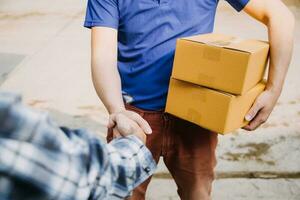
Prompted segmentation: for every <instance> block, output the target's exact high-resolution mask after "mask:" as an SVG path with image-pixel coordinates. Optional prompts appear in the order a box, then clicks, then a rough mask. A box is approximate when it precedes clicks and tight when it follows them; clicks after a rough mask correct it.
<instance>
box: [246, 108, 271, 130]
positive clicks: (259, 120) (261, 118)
mask: <svg viewBox="0 0 300 200" xmlns="http://www.w3.org/2000/svg"><path fill="white" fill-rule="evenodd" d="M267 118H268V116H267V115H266V112H264V110H261V111H259V112H258V114H257V115H256V116H255V118H254V119H253V120H252V121H251V122H250V123H249V124H248V125H246V126H244V127H243V129H245V130H248V131H253V130H255V129H257V128H258V127H259V126H260V125H261V124H263V123H265V121H266V120H267Z"/></svg>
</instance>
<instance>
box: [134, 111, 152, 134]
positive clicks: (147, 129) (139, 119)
mask: <svg viewBox="0 0 300 200" xmlns="http://www.w3.org/2000/svg"><path fill="white" fill-rule="evenodd" d="M130 117H131V119H132V120H134V121H135V122H136V123H137V124H138V125H139V126H140V127H141V128H142V129H143V131H144V132H145V133H146V134H151V133H152V129H151V127H150V125H149V123H148V122H147V121H146V120H145V119H144V118H142V117H141V116H140V115H139V114H137V113H134V112H132V114H131V115H130Z"/></svg>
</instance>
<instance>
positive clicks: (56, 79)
mask: <svg viewBox="0 0 300 200" xmlns="http://www.w3.org/2000/svg"><path fill="white" fill-rule="evenodd" d="M289 2H290V4H289V6H290V8H291V9H292V11H293V12H294V13H295V14H296V17H297V18H298V19H300V9H299V8H300V6H295V5H296V3H295V2H298V1H296V0H295V1H289ZM293 2H294V3H293ZM223 4H224V3H222V6H220V7H219V12H218V15H217V19H216V26H215V29H216V32H222V33H228V34H233V35H238V36H240V37H242V38H260V39H266V37H267V34H266V30H265V28H264V27H263V26H262V25H260V24H259V23H257V22H255V21H254V20H252V19H250V18H249V17H248V16H246V15H245V14H243V13H240V14H238V13H236V12H234V11H233V9H231V8H229V7H228V6H224V5H223ZM85 5H86V2H85V1H82V0H51V1H50V0H40V1H35V0H26V1H22V2H19V1H16V0H0V65H1V67H0V84H2V85H1V86H0V89H2V90H9V91H15V92H20V93H21V94H22V95H23V97H24V101H25V103H27V104H28V105H30V106H32V107H34V108H37V109H41V110H47V111H48V112H50V114H51V115H52V116H53V118H55V119H56V120H58V121H59V123H60V124H63V125H67V126H71V127H87V128H89V129H91V130H93V131H95V132H96V133H97V134H99V136H101V137H103V136H104V135H105V131H106V128H105V125H106V121H107V113H106V111H105V109H104V107H103V105H102V104H101V102H100V101H99V99H98V97H97V95H96V93H95V91H94V89H93V86H92V82H91V79H90V60H89V59H90V47H89V44H90V42H89V40H90V32H89V30H87V29H84V28H83V27H82V23H83V18H84V9H85ZM299 25H300V20H298V21H297V27H298V28H297V30H296V35H298V36H299V35H300V28H299V27H300V26H299ZM299 44H300V37H298V38H297V39H296V41H295V54H294V55H295V56H294V58H293V61H292V64H291V67H290V70H289V73H288V78H287V82H286V84H285V88H284V91H283V93H282V96H281V97H280V100H279V102H278V104H277V106H276V108H275V110H274V112H273V114H272V115H271V117H270V119H269V120H268V122H267V123H266V124H264V125H263V126H262V127H261V128H260V129H259V130H257V131H255V132H253V133H251V134H249V133H246V132H244V131H237V132H235V133H233V134H231V135H228V136H220V143H219V145H218V166H217V170H216V172H217V176H218V179H217V181H216V182H215V184H214V189H213V196H214V199H217V200H227V199H238V200H240V199H242V200H243V199H247V200H248V199H249V200H250V199H251V200H253V199H265V200H268V199H272V200H276V199H278V200H279V199H295V200H296V199H300V159H299V157H300V92H299V89H298V88H299V83H300V79H299V65H300V59H299V58H298V57H296V55H297V54H299V52H300V45H299ZM147 198H148V199H149V200H150V199H151V200H152V199H153V200H157V199H159V200H164V199H166V200H167V199H169V200H170V199H178V197H177V195H176V186H175V183H174V182H173V180H172V179H171V178H170V175H169V174H168V172H167V170H166V168H165V166H164V165H163V163H162V162H161V163H160V165H159V169H158V171H157V174H156V175H155V177H154V179H153V182H152V183H151V185H150V188H149V193H148V197H147Z"/></svg>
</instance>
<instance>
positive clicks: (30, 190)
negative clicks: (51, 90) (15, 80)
mask: <svg viewBox="0 0 300 200" xmlns="http://www.w3.org/2000/svg"><path fill="white" fill-rule="evenodd" d="M0 152H1V153H0V199H1V200H5V199H56V200H57V199H70V200H71V199H72V200H77V199H78V200H79V199H109V200H113V199H123V198H124V197H127V196H129V195H130V191H131V190H132V189H134V188H135V187H136V186H137V185H139V184H140V183H142V182H143V181H144V180H145V179H147V178H148V177H149V176H150V175H152V174H153V172H154V170H155V168H156V164H155V161H154V160H153V158H152V155H151V153H150V151H149V150H148V149H147V148H146V147H145V146H144V145H143V143H142V142H141V141H140V140H139V139H138V138H137V137H136V136H133V135H132V136H129V137H123V138H118V139H115V140H113V141H112V142H111V143H109V144H105V143H103V142H101V141H100V140H99V139H98V138H97V137H95V136H94V135H93V134H91V133H89V132H87V131H86V130H84V129H77V130H70V129H68V128H62V127H61V128H60V127H58V126H57V125H56V124H55V123H54V122H53V121H52V120H51V119H49V117H48V115H47V114H45V113H39V112H35V111H32V110H31V109H29V108H27V107H25V106H23V105H22V104H21V98H20V97H19V96H17V95H13V94H10V93H4V92H0Z"/></svg>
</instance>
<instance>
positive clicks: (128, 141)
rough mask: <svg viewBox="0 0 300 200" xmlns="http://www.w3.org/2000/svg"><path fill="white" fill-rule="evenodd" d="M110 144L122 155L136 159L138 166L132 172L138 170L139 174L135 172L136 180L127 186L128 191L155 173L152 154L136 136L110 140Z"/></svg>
mask: <svg viewBox="0 0 300 200" xmlns="http://www.w3.org/2000/svg"><path fill="white" fill-rule="evenodd" d="M110 144H111V145H112V146H114V147H115V148H117V149H119V151H121V152H123V154H124V155H134V156H135V157H136V160H137V162H138V163H137V164H138V165H137V166H136V167H135V169H133V170H136V169H137V170H138V169H140V172H137V176H138V177H137V179H136V180H135V181H133V182H132V183H130V184H129V185H128V186H129V187H128V190H129V191H131V190H133V189H134V188H136V187H137V186H138V185H140V184H141V183H143V182H144V181H145V180H146V179H148V178H149V177H150V176H151V175H152V174H153V173H154V172H155V170H156V162H155V160H154V159H153V156H152V153H151V152H150V151H149V149H148V148H147V147H146V146H145V145H144V143H143V142H142V141H141V140H140V139H139V138H138V137H137V136H135V135H129V136H127V137H119V138H117V139H114V140H112V141H111V142H110ZM124 144H125V145H124ZM138 171H139V170H138ZM127 195H128V194H127Z"/></svg>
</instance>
